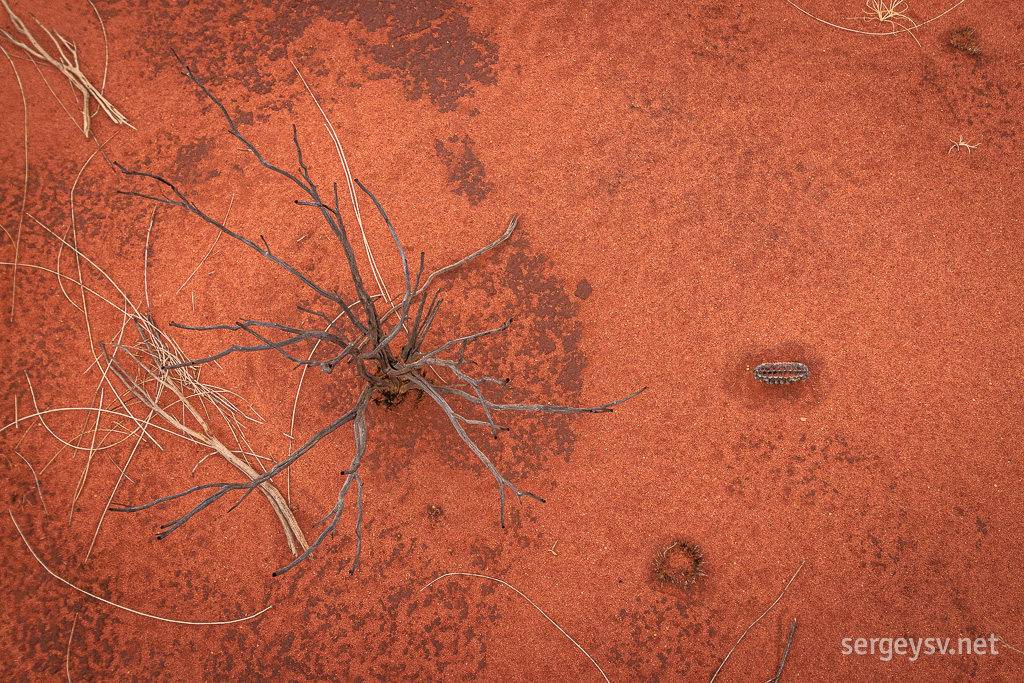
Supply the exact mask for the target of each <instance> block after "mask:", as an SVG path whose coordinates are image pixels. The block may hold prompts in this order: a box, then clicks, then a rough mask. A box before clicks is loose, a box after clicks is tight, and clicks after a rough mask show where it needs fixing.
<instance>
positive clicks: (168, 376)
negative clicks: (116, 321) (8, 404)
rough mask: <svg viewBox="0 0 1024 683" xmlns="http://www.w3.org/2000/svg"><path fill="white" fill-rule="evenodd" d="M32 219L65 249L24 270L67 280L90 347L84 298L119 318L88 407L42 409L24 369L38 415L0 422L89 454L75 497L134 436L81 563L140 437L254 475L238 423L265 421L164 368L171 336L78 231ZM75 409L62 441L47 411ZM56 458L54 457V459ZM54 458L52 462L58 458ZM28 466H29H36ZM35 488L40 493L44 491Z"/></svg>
mask: <svg viewBox="0 0 1024 683" xmlns="http://www.w3.org/2000/svg"><path fill="white" fill-rule="evenodd" d="M91 158H92V157H90V159H91ZM83 168H84V167H83ZM80 175H81V174H80ZM76 182H77V179H76ZM29 218H30V219H31V220H33V221H34V222H35V223H36V224H37V225H38V226H39V227H41V228H42V229H43V230H44V231H45V232H46V233H47V234H48V235H49V236H50V237H52V238H53V239H55V240H57V241H58V242H59V243H60V250H59V251H58V255H57V258H58V266H57V269H51V268H47V267H45V266H41V265H39V264H31V263H20V264H18V265H19V266H20V267H21V268H23V269H30V270H39V271H42V272H44V273H48V274H50V275H53V276H55V277H56V278H57V280H58V281H59V282H61V283H62V284H61V290H62V291H63V292H64V296H65V297H66V298H67V300H68V301H69V302H70V303H71V305H72V306H74V307H75V308H76V309H78V310H79V311H80V312H81V313H82V314H83V316H84V317H85V318H86V321H87V323H86V324H87V328H88V329H89V339H90V346H92V323H90V322H89V321H88V319H89V317H90V313H89V308H88V306H87V304H86V295H88V296H89V297H92V298H95V299H98V300H100V301H102V302H104V303H105V304H107V305H109V306H110V307H111V308H112V309H113V310H114V311H115V312H116V313H117V314H118V315H120V316H121V318H122V323H121V326H120V329H119V330H118V332H117V333H116V334H115V335H114V341H112V342H111V343H110V344H109V348H110V351H109V352H108V345H106V344H104V343H100V344H98V347H99V348H98V351H97V352H96V353H94V364H95V365H96V367H97V368H98V369H99V371H100V378H99V381H98V383H97V386H96V390H95V392H94V399H93V402H92V404H91V405H90V406H89V407H74V408H55V409H48V410H44V409H41V408H40V406H39V403H38V400H37V396H36V392H35V389H34V388H33V386H32V382H31V379H30V378H29V377H28V374H27V373H26V379H27V380H28V388H29V392H30V395H31V399H32V405H33V412H32V413H31V414H29V415H17V416H16V417H15V421H14V422H12V423H10V424H8V425H6V426H3V427H0V432H2V431H5V430H6V429H8V428H13V427H17V426H19V425H21V424H23V423H24V424H29V425H30V426H31V424H34V422H35V421H36V420H38V421H39V423H40V424H41V425H42V426H43V428H44V429H45V430H46V431H47V432H48V433H49V434H50V436H52V437H53V438H54V439H55V440H57V441H58V442H59V443H60V444H62V446H61V449H62V450H63V449H70V451H71V453H72V454H74V453H77V452H84V453H86V454H87V458H86V464H85V467H84V468H83V470H82V473H81V475H80V477H79V482H78V485H77V487H76V490H75V493H74V501H77V499H78V497H79V496H80V495H81V493H82V491H83V489H84V486H85V482H86V480H87V478H88V477H89V472H90V468H91V466H92V463H93V457H94V456H95V454H96V453H98V452H100V451H104V450H109V449H112V448H115V447H117V446H119V445H121V444H123V443H125V442H126V441H129V440H132V439H134V440H135V443H134V446H133V447H132V449H131V452H130V454H129V455H128V457H127V459H126V460H125V462H124V464H123V465H117V464H116V463H115V467H117V469H118V477H117V480H116V482H115V484H114V486H113V488H112V490H111V492H110V496H109V499H108V505H107V506H104V508H103V511H102V513H101V516H100V519H99V521H98V523H97V525H96V529H95V532H94V534H93V538H92V542H91V544H90V546H89V549H88V551H87V553H86V556H85V559H84V560H83V562H84V561H87V560H88V559H89V556H90V555H91V553H92V550H93V547H94V546H95V543H96V539H97V537H98V534H99V530H100V527H101V525H102V523H103V520H104V518H105V516H106V513H107V510H108V508H109V504H110V501H112V500H113V498H114V497H115V496H116V494H117V491H118V489H119V487H120V485H121V483H122V481H123V480H125V479H127V478H128V476H127V473H126V471H127V469H128V466H129V465H130V464H131V461H132V458H133V457H134V455H135V453H136V452H137V451H138V449H139V447H140V446H141V444H142V442H143V441H144V440H148V441H150V442H151V443H153V444H154V445H156V446H157V447H158V448H161V449H162V447H160V445H159V443H158V442H157V441H156V439H155V438H154V436H153V432H154V431H162V432H165V433H170V434H173V435H175V436H177V437H180V438H184V439H186V440H188V441H191V442H193V443H197V444H200V445H202V446H204V447H207V448H209V449H211V450H212V451H213V452H215V453H217V454H219V455H220V456H221V457H223V458H224V459H225V460H227V461H228V462H229V463H230V464H231V465H232V466H233V467H235V468H236V469H238V470H239V471H241V472H242V473H244V474H245V476H247V477H249V478H250V479H255V478H257V477H258V476H260V474H261V473H260V472H257V471H256V470H255V469H254V468H253V467H252V465H250V464H249V462H247V460H246V453H251V452H252V450H253V449H252V447H251V446H250V445H249V444H248V442H247V440H246V438H245V435H244V432H243V430H242V428H241V425H240V424H239V420H240V419H245V420H249V421H256V422H258V421H261V420H260V419H259V417H258V416H256V417H255V418H253V417H249V416H248V415H246V414H245V413H243V412H242V411H241V410H239V409H238V408H237V407H236V406H235V405H234V404H233V403H232V402H231V401H230V400H228V398H227V395H228V394H229V393H230V392H227V391H225V390H223V389H220V388H217V387H212V386H210V385H208V384H206V383H204V382H202V381H200V379H199V372H197V370H196V368H193V367H187V366H185V367H181V368H179V369H176V370H170V371H165V370H163V369H162V367H163V366H164V365H168V364H182V363H185V362H186V358H185V356H184V354H183V353H182V352H181V349H180V348H179V347H178V346H177V344H176V343H175V342H174V341H173V339H171V338H170V337H169V336H167V335H166V334H164V333H163V332H162V331H161V330H160V329H159V328H158V327H157V326H156V324H155V323H154V322H153V320H152V318H151V317H149V316H148V315H143V314H142V313H141V312H140V311H139V310H138V308H136V307H135V305H134V304H133V303H132V302H131V300H130V299H129V297H128V296H127V294H125V292H124V291H123V290H122V289H121V287H119V286H118V285H117V283H116V282H115V281H114V280H113V279H112V278H111V277H110V276H109V275H108V274H107V273H106V271H104V270H103V269H102V268H101V267H100V266H99V265H98V264H97V263H96V262H95V261H93V260H92V259H90V258H89V257H87V256H85V255H84V254H83V253H82V252H81V251H80V250H79V249H78V247H77V245H76V244H74V243H73V242H72V241H71V240H70V239H69V237H71V238H72V239H73V234H72V235H65V236H61V235H60V234H58V233H57V232H56V231H54V230H53V229H51V228H50V227H49V226H47V225H45V224H43V223H42V222H41V221H39V220H38V219H36V218H35V217H34V216H32V215H31V214H30V215H29ZM69 231H70V228H69ZM64 250H67V251H69V252H71V253H72V254H73V255H74V257H75V261H74V264H75V266H76V267H77V272H78V277H79V279H75V278H73V277H70V276H68V275H66V274H64V273H62V272H61V271H60V258H61V254H62V253H63V251H64ZM0 265H8V266H13V265H14V263H13V262H3V263H0ZM83 265H84V266H85V268H91V269H92V271H91V272H95V273H96V274H98V275H99V277H100V281H101V282H100V283H91V284H85V282H84V279H85V276H84V274H83ZM65 282H67V283H70V284H71V285H72V286H73V287H76V288H78V289H79V290H80V291H81V297H82V298H81V300H80V302H79V303H76V301H75V298H77V297H73V296H72V295H71V292H69V291H68V290H67V289H66V288H65V287H64V283H65ZM104 285H105V286H106V288H112V289H113V291H114V293H113V294H107V295H105V294H103V293H101V291H100V290H101V289H103V288H104ZM118 301H120V303H118ZM128 330H134V331H135V332H136V334H137V335H138V341H137V342H136V343H135V344H134V345H129V344H127V343H126V342H125V341H124V340H125V337H126V333H127V331H128ZM122 363H124V364H127V365H128V367H129V368H132V370H133V372H135V373H137V374H138V375H139V376H138V377H137V376H135V375H133V373H130V372H128V371H126V370H125V368H124V366H123V365H122ZM112 379H116V380H118V381H119V382H120V383H121V385H122V386H123V389H120V390H119V389H118V388H117V386H115V385H114V384H113V382H112ZM108 390H109V391H108ZM105 396H112V397H113V398H112V399H111V400H112V401H113V404H112V405H110V406H109V407H108V406H106V405H105V404H107V403H109V402H110V401H108V400H106V399H105V398H104V397H105ZM178 407H180V409H181V415H180V417H179V416H178V415H176V414H175V413H174V412H172V409H176V408H178ZM139 408H142V409H143V410H144V411H145V413H146V414H145V415H144V416H139V415H136V411H138V409H139ZM211 410H212V412H213V413H214V414H215V415H218V416H219V417H220V418H221V420H222V421H223V422H224V424H225V425H226V426H227V428H228V430H229V432H230V434H231V437H232V439H234V441H235V442H236V444H237V450H232V449H231V448H229V447H228V446H227V445H225V442H224V441H223V440H221V439H220V438H219V437H218V436H217V435H216V434H215V430H214V429H213V427H212V424H211V422H210V418H209V415H210V411H211ZM75 412H82V413H84V415H85V419H84V421H83V428H82V430H81V432H80V433H79V435H78V437H77V439H71V440H68V439H65V438H62V437H61V436H60V435H59V434H58V433H57V432H56V431H55V430H54V429H53V428H52V427H51V426H50V425H49V424H48V423H47V421H46V416H48V415H52V414H58V413H75ZM154 418H161V419H162V420H163V421H165V422H166V424H167V426H166V427H165V426H160V425H156V424H151V421H152V420H153V419H154ZM102 420H106V421H107V422H108V423H109V422H111V421H113V422H114V425H113V426H108V427H104V426H103V424H104V423H103V422H102ZM112 436H114V437H120V438H116V440H113V441H110V440H109V439H110V437H112ZM58 454H59V452H58ZM239 454H240V455H239ZM240 456H241V457H240ZM55 458H56V455H55V456H54V459H55ZM50 462H53V459H51V461H50ZM48 465H49V463H48ZM48 465H47V466H48ZM29 467H30V468H31V467H32V466H31V464H30V465H29ZM43 470H45V468H43ZM43 470H41V471H40V473H41V472H42V471H43ZM259 488H260V490H261V492H263V493H264V495H266V496H267V498H268V500H269V501H270V503H271V506H272V508H273V509H274V512H275V514H276V515H277V517H278V519H279V520H280V522H281V525H282V527H283V529H284V532H285V537H286V540H287V542H288V546H289V548H290V549H291V551H292V553H293V554H298V553H299V552H301V551H302V550H305V549H306V548H307V547H308V544H307V542H306V539H305V536H304V534H303V532H302V530H301V527H300V526H299V524H298V522H297V521H296V520H295V517H294V516H293V514H292V512H291V510H290V509H289V507H288V505H287V504H286V503H285V501H284V498H283V496H282V495H281V493H280V492H279V491H278V490H277V488H276V487H275V486H274V484H273V483H272V482H269V481H267V482H263V484H262V485H260V487H259ZM38 490H39V493H40V498H41V496H42V491H41V488H39V489H38ZM74 501H73V504H72V506H71V509H72V510H74V509H75V505H74Z"/></svg>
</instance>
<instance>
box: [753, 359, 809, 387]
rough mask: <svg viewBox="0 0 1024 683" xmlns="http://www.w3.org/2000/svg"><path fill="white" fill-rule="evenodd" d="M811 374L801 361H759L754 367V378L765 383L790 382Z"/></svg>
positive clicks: (801, 379)
mask: <svg viewBox="0 0 1024 683" xmlns="http://www.w3.org/2000/svg"><path fill="white" fill-rule="evenodd" d="M810 376H811V371H810V369H809V368H808V367H807V366H806V365H804V364H803V363H761V364H760V365H758V366H757V367H756V368H754V379H756V380H757V381H758V382H764V383H765V384H792V383H793V382H800V381H803V380H805V379H807V378H808V377H810Z"/></svg>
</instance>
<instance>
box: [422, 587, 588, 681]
mask: <svg viewBox="0 0 1024 683" xmlns="http://www.w3.org/2000/svg"><path fill="white" fill-rule="evenodd" d="M449 576H472V577H475V578H478V579H487V580H488V581H494V582H495V583H500V584H501V585H503V586H505V587H506V588H511V589H512V590H514V591H515V592H516V593H517V594H518V595H519V597H521V598H522V599H523V600H526V602H528V603H530V606H531V607H533V608H534V609H535V610H537V611H538V612H540V613H541V616H543V617H544V618H545V619H547V620H548V621H550V622H551V625H552V626H554V627H555V628H557V629H558V631H559V632H560V633H561V634H562V635H563V636H565V637H566V638H568V639H569V642H570V643H572V644H573V645H575V646H576V648H577V649H578V650H579V651H580V652H582V653H583V654H585V655H586V656H587V659H589V660H590V663H591V664H593V665H594V666H595V667H597V670H598V671H599V672H601V677H602V678H604V680H605V681H607V680H608V676H607V675H606V674H605V672H604V669H602V668H601V665H600V664H598V663H597V662H596V661H594V658H593V657H591V656H590V653H589V652H587V651H586V650H584V649H583V646H582V645H580V644H579V643H577V642H576V641H575V640H573V639H572V636H570V635H569V634H568V633H566V632H565V629H563V628H562V627H561V626H559V625H558V624H556V623H555V620H554V619H552V618H551V617H549V616H548V615H547V613H546V612H545V611H544V610H542V609H541V608H540V607H537V604H536V603H535V602H534V601H533V600H531V599H530V598H528V597H526V596H525V595H524V594H523V592H522V591H521V590H519V589H518V588H516V587H515V586H513V585H512V584H510V583H507V582H505V581H502V580H501V579H496V578H494V577H493V576H486V575H484V574H471V573H469V572H448V573H447V574H442V575H441V576H439V577H437V578H436V579H434V580H433V581H431V582H430V583H428V584H427V585H426V586H424V587H423V588H420V592H421V593H422V592H423V591H425V590H426V589H427V588H429V587H430V586H432V585H433V584H435V583H437V582H438V581H440V580H441V579H444V578H447V577H449Z"/></svg>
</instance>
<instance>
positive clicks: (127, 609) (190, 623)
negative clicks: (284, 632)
mask: <svg viewBox="0 0 1024 683" xmlns="http://www.w3.org/2000/svg"><path fill="white" fill-rule="evenodd" d="M7 514H8V515H10V516H11V522H13V523H14V528H15V530H16V531H17V532H18V535H19V536H21V542H22V543H24V544H25V547H26V548H27V549H28V551H29V553H31V554H32V559H34V560H35V561H36V563H37V564H38V565H39V566H40V567H42V568H43V570H44V571H45V572H46V573H47V574H49V575H50V576H52V577H53V578H55V579H57V580H58V581H60V582H61V583H63V584H64V585H65V586H67V587H68V588H71V589H72V590H75V591H78V592H79V593H81V594H82V595H85V596H88V597H90V598H92V599H93V600H99V601H100V602H102V603H103V604H105V605H110V606H111V607H116V608H117V609H121V610H124V611H125V612H131V613H132V614H135V615H138V616H140V617H146V618H147V619H156V620H157V621H163V622H167V623H169V624H184V625H186V626H226V625H228V624H237V623H239V622H242V621H249V620H250V619H255V618H256V617H258V616H260V615H261V614H263V613H264V612H266V611H267V610H268V609H271V608H272V607H273V605H270V606H269V607H264V608H263V609H261V610H260V611H259V612H256V614H250V615H249V616H247V617H241V618H239V619H231V620H229V621H182V620H180V619H168V618H167V617H158V616H156V615H155V614H147V613H146V612H140V611H138V610H135V609H132V608H130V607H125V606H124V605H119V604H118V603H116V602H113V601H112V600H107V599H106V598H101V597H100V596H98V595H96V594H95V593H90V592H89V591H87V590H85V589H84V588H79V587H78V586H76V585H75V584H73V583H71V582H70V581H68V580H67V579H65V578H63V577H62V576H59V575H58V574H56V573H55V572H54V571H53V570H52V569H50V568H49V567H47V566H46V563H44V562H43V561H42V560H41V559H40V558H39V555H37V554H36V551H35V549H34V548H33V547H32V546H31V545H30V544H29V542H28V539H27V538H25V533H24V532H23V531H22V530H21V527H20V526H19V525H18V520H17V519H15V518H14V513H13V512H11V511H10V510H8V511H7ZM69 647H70V639H69Z"/></svg>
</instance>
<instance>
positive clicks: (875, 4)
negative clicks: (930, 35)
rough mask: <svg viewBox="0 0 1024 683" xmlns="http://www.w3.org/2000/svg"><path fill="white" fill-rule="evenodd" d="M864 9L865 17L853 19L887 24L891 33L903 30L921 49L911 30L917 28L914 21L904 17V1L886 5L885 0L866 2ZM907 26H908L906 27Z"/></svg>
mask: <svg viewBox="0 0 1024 683" xmlns="http://www.w3.org/2000/svg"><path fill="white" fill-rule="evenodd" d="M864 4H865V5H866V9H865V11H864V14H866V15H867V16H863V17H854V18H856V19H860V20H861V21H877V22H878V23H879V24H889V25H890V26H892V29H893V31H896V30H899V29H903V30H906V31H907V33H910V37H911V38H913V39H914V42H915V43H917V46H918V47H921V41H919V40H918V39H917V36H915V35H914V33H913V31H912V29H916V28H917V24H916V23H914V20H913V19H911V18H910V17H908V16H907V15H906V13H905V12H906V10H907V9H908V7H907V3H906V0H891V2H889V4H886V2H885V0H866V1H865V3H864ZM908 24H909V26H908Z"/></svg>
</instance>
